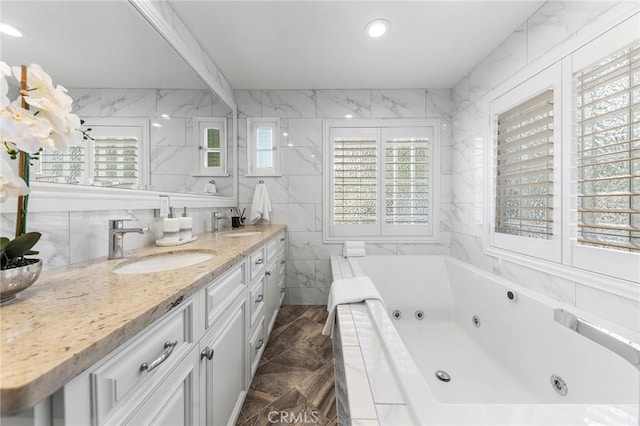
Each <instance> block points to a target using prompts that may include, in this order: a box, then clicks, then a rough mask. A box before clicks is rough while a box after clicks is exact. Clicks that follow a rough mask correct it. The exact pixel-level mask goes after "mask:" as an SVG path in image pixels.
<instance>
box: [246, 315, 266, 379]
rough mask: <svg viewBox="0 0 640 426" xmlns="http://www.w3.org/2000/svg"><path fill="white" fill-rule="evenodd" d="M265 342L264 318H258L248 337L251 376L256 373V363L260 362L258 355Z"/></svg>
mask: <svg viewBox="0 0 640 426" xmlns="http://www.w3.org/2000/svg"><path fill="white" fill-rule="evenodd" d="M266 344H267V339H266V338H265V335H264V318H262V319H261V320H260V323H259V324H258V327H256V330H255V331H254V332H253V335H251V338H250V339H249V356H250V358H251V377H252V378H253V375H254V374H255V373H256V370H257V369H258V364H259V363H260V356H261V355H262V352H263V351H264V347H265V346H266Z"/></svg>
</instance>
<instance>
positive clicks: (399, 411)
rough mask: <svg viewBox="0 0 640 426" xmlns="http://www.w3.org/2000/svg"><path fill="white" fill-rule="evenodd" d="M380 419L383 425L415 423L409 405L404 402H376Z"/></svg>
mask: <svg viewBox="0 0 640 426" xmlns="http://www.w3.org/2000/svg"><path fill="white" fill-rule="evenodd" d="M376 411H377V412H378V420H379V421H380V424H382V425H412V424H414V421H413V418H412V417H411V412H410V411H409V406H408V405H404V404H376Z"/></svg>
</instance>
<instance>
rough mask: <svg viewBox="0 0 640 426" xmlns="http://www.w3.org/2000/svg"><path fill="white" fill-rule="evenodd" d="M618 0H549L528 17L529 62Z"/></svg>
mask: <svg viewBox="0 0 640 426" xmlns="http://www.w3.org/2000/svg"><path fill="white" fill-rule="evenodd" d="M616 3H618V1H604V0H603V1H581V2H575V1H560V0H558V1H551V2H546V3H545V4H544V5H543V6H542V7H541V8H540V9H538V11H537V12H536V13H535V14H534V15H533V16H531V17H530V18H529V20H528V21H527V25H528V46H527V50H528V62H531V61H533V60H534V59H535V58H537V57H539V56H541V55H543V54H544V53H545V52H547V51H549V50H550V49H552V48H553V47H554V46H556V45H557V44H559V43H560V42H562V41H564V40H565V39H567V38H569V37H570V36H571V35H573V34H574V33H575V32H576V31H578V30H579V29H580V28H581V27H583V26H584V25H585V24H587V23H588V22H590V21H592V20H593V19H594V18H597V17H598V16H599V15H601V14H602V13H603V12H604V11H606V10H607V9H609V8H611V7H612V6H613V5H615V4H616Z"/></svg>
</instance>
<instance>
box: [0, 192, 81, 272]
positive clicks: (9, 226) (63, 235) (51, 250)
mask: <svg viewBox="0 0 640 426" xmlns="http://www.w3.org/2000/svg"><path fill="white" fill-rule="evenodd" d="M11 200H12V201H13V202H15V199H11ZM7 202H11V201H7ZM15 226H16V215H15V214H3V215H2V232H3V234H2V236H3V237H7V238H9V239H13V238H14V236H15V235H14V233H15ZM26 230H27V232H40V234H41V237H40V240H39V241H38V242H37V243H36V245H35V246H34V247H33V250H35V251H37V252H38V254H37V255H33V256H32V257H34V258H39V259H42V264H43V265H42V267H43V269H44V270H46V269H50V268H56V267H58V266H65V265H68V264H69V232H70V231H69V213H68V212H29V215H28V216H27V226H26Z"/></svg>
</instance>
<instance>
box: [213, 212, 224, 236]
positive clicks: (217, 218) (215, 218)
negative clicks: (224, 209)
mask: <svg viewBox="0 0 640 426" xmlns="http://www.w3.org/2000/svg"><path fill="white" fill-rule="evenodd" d="M220 219H222V216H220V213H219V212H211V232H218V231H219V230H220V224H219V223H218V222H219V221H220Z"/></svg>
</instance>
